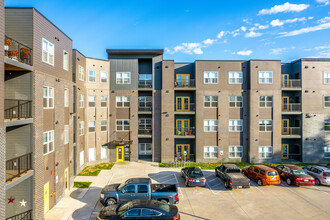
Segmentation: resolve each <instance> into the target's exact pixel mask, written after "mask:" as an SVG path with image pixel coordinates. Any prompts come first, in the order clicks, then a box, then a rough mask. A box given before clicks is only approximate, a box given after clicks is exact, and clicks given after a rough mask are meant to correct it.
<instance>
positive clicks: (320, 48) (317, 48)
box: [314, 45, 330, 50]
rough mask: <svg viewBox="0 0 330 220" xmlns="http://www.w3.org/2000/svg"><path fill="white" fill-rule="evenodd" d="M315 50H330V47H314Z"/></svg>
mask: <svg viewBox="0 0 330 220" xmlns="http://www.w3.org/2000/svg"><path fill="white" fill-rule="evenodd" d="M314 49H315V50H324V49H330V46H328V45H327V46H318V47H314Z"/></svg>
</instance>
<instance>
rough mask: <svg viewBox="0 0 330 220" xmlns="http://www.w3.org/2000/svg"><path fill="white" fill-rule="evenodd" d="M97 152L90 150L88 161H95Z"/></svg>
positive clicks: (93, 149)
mask: <svg viewBox="0 0 330 220" xmlns="http://www.w3.org/2000/svg"><path fill="white" fill-rule="evenodd" d="M95 150H96V148H89V149H88V161H95V159H96V158H95V156H96V155H95Z"/></svg>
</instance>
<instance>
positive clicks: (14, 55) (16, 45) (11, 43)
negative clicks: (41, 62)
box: [5, 36, 32, 66]
mask: <svg viewBox="0 0 330 220" xmlns="http://www.w3.org/2000/svg"><path fill="white" fill-rule="evenodd" d="M5 56H6V57H7V58H9V59H11V60H13V61H16V62H20V63H24V64H27V65H29V66H32V49H31V48H30V47H28V46H26V45H24V44H22V43H20V42H18V41H16V40H14V39H12V38H10V37H7V36H5Z"/></svg>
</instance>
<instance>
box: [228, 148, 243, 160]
mask: <svg viewBox="0 0 330 220" xmlns="http://www.w3.org/2000/svg"><path fill="white" fill-rule="evenodd" d="M242 157H243V146H229V158H242Z"/></svg>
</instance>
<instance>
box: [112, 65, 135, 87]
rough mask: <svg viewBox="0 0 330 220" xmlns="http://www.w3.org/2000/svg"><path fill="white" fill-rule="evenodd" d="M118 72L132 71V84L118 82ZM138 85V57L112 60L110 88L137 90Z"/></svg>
mask: <svg viewBox="0 0 330 220" xmlns="http://www.w3.org/2000/svg"><path fill="white" fill-rule="evenodd" d="M117 72H130V73H131V84H116V73H117ZM137 87H138V59H136V58H135V59H132V58H126V59H115V60H110V89H118V90H135V89H137Z"/></svg>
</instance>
